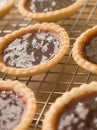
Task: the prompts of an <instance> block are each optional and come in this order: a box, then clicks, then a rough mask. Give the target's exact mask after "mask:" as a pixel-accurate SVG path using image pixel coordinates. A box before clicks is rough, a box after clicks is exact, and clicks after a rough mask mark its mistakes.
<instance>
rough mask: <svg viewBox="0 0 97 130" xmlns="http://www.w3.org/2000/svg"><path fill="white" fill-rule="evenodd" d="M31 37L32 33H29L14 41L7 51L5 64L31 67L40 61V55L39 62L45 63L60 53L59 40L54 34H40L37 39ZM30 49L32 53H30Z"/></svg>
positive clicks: (36, 35) (37, 34)
mask: <svg viewBox="0 0 97 130" xmlns="http://www.w3.org/2000/svg"><path fill="white" fill-rule="evenodd" d="M31 37H32V33H29V34H25V35H24V36H22V38H17V39H16V40H14V41H13V42H12V43H11V44H10V45H9V46H8V47H7V48H6V49H5V54H4V56H3V60H4V62H6V61H8V64H9V65H11V66H15V65H16V67H22V68H24V67H31V66H32V65H33V63H34V62H36V61H37V60H38V59H39V57H40V55H41V59H39V62H40V63H43V62H45V61H47V60H48V58H49V59H50V58H52V57H53V56H54V55H55V54H56V53H57V52H58V50H59V40H57V39H56V38H57V37H56V36H54V35H53V34H52V33H44V32H39V33H36V34H35V37H32V38H31ZM29 38H30V39H29ZM29 40H30V41H29ZM52 47H53V48H52ZM28 49H30V50H31V51H32V52H31V51H30V52H29V51H28ZM51 50H52V51H51ZM38 53H39V54H38ZM38 56H39V57H38ZM9 58H10V60H9Z"/></svg>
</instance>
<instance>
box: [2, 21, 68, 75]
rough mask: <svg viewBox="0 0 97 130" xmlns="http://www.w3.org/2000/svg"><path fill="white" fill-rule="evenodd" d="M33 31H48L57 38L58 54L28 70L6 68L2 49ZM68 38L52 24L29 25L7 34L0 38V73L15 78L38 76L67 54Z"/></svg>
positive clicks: (64, 32) (60, 29) (61, 29)
mask: <svg viewBox="0 0 97 130" xmlns="http://www.w3.org/2000/svg"><path fill="white" fill-rule="evenodd" d="M33 30H43V31H50V32H52V33H54V34H56V35H58V37H59V40H60V42H59V44H60V48H59V52H58V53H57V54H56V55H55V56H54V57H53V58H51V59H50V60H47V61H46V62H44V63H41V64H38V65H35V66H32V67H28V68H15V67H11V66H7V65H6V64H5V63H4V62H3V61H2V51H3V50H4V48H5V47H6V46H7V45H9V44H10V42H12V41H13V40H14V39H16V38H17V37H19V36H21V35H23V34H26V33H28V32H31V31H33ZM69 44H70V42H69V37H68V34H67V32H66V31H65V30H64V29H63V28H62V27H60V26H59V25H56V24H54V23H42V24H38V23H37V24H35V25H29V26H28V27H25V28H21V29H20V30H18V31H14V32H12V34H7V35H6V36H5V37H2V38H0V53H1V58H0V71H2V72H4V73H7V74H10V75H16V76H32V75H35V74H40V73H43V72H46V71H48V70H49V69H50V68H51V67H53V66H54V65H56V64H57V63H58V62H59V60H61V58H62V57H63V56H64V54H65V53H66V52H67V50H68V49H69Z"/></svg>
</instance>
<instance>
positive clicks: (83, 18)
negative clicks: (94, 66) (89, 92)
mask: <svg viewBox="0 0 97 130" xmlns="http://www.w3.org/2000/svg"><path fill="white" fill-rule="evenodd" d="M34 23H35V22H34V21H33V20H31V19H29V18H24V17H23V16H21V15H20V14H19V13H18V9H17V7H14V8H13V9H12V10H11V11H10V13H9V14H7V15H6V16H5V17H4V18H2V19H0V36H4V35H6V34H8V33H10V32H12V31H14V30H17V29H19V28H21V27H25V26H27V25H29V24H34ZM57 24H60V25H61V26H62V27H64V28H65V29H66V31H67V32H68V34H69V36H70V40H71V45H70V48H69V52H68V54H67V55H65V56H64V58H63V59H62V60H61V61H60V62H59V63H58V64H57V65H56V66H55V67H53V68H52V69H51V70H49V71H48V72H47V73H43V74H40V75H36V76H33V77H26V78H22V77H15V76H9V75H6V74H4V73H1V72H0V79H3V80H5V79H12V80H19V81H21V82H24V83H25V84H26V85H27V86H28V87H29V88H30V89H31V90H32V91H34V92H35V95H36V99H37V108H38V109H37V112H36V114H35V118H34V120H33V122H32V124H31V126H30V127H29V130H32V129H34V130H40V129H41V128H42V121H43V118H44V114H45V112H46V111H47V110H48V109H49V106H50V105H51V104H52V103H53V102H54V101H55V99H56V98H57V97H59V96H60V95H61V94H63V93H64V92H66V91H69V90H70V89H72V88H73V87H79V86H80V85H81V84H82V83H88V82H91V81H93V80H97V75H95V74H91V73H90V72H87V71H85V70H84V69H82V68H80V67H79V66H78V65H77V64H76V63H75V62H74V60H73V58H72V54H71V50H72V47H73V43H74V41H75V40H76V38H77V37H78V36H79V35H80V34H81V33H82V32H84V31H85V30H87V29H89V28H92V27H93V26H95V25H96V24H97V0H86V3H85V4H84V5H83V7H82V8H81V9H80V10H79V11H78V12H77V13H76V14H75V15H73V16H72V17H70V18H68V19H64V20H62V21H60V22H58V23H57Z"/></svg>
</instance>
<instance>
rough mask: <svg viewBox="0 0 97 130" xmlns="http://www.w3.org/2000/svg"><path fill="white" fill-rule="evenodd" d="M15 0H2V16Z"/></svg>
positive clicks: (0, 11)
mask: <svg viewBox="0 0 97 130" xmlns="http://www.w3.org/2000/svg"><path fill="white" fill-rule="evenodd" d="M14 3H15V0H0V17H2V16H4V15H5V14H6V13H8V11H9V10H10V9H11V8H12V6H13V5H14Z"/></svg>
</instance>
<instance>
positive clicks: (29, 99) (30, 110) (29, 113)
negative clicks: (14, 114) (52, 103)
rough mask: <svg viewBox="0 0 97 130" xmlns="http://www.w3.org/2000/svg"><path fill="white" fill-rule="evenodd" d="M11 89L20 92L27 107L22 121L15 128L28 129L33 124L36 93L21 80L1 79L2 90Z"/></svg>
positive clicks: (17, 129)
mask: <svg viewBox="0 0 97 130" xmlns="http://www.w3.org/2000/svg"><path fill="white" fill-rule="evenodd" d="M8 90H9V91H11V90H13V91H14V92H16V93H18V94H19V95H21V96H22V97H23V99H24V100H25V101H26V109H25V112H24V113H23V115H22V118H21V122H20V123H19V124H18V125H17V126H15V128H14V129H13V130H27V128H28V126H29V125H30V124H31V122H32V119H33V117H34V114H35V111H36V99H35V96H34V93H33V92H32V91H31V90H30V89H29V88H27V87H26V85H25V84H23V83H20V82H19V81H11V80H6V81H4V80H0V91H8Z"/></svg>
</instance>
